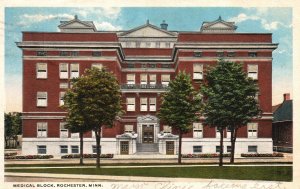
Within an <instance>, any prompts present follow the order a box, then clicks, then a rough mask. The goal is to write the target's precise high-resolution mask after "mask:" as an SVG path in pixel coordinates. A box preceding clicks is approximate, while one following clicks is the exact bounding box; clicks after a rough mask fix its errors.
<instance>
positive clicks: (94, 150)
mask: <svg viewBox="0 0 300 189" xmlns="http://www.w3.org/2000/svg"><path fill="white" fill-rule="evenodd" d="M99 150H100V154H101V145H100V146H99ZM92 153H93V154H97V146H96V145H92Z"/></svg>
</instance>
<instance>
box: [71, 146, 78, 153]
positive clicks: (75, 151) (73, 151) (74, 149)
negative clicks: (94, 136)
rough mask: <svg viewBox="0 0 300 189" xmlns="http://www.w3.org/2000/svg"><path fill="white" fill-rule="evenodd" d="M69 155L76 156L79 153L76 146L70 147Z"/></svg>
mask: <svg viewBox="0 0 300 189" xmlns="http://www.w3.org/2000/svg"><path fill="white" fill-rule="evenodd" d="M71 153H72V154H78V153H79V147H78V146H71Z"/></svg>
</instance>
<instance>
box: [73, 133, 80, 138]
mask: <svg viewBox="0 0 300 189" xmlns="http://www.w3.org/2000/svg"><path fill="white" fill-rule="evenodd" d="M71 138H79V133H71Z"/></svg>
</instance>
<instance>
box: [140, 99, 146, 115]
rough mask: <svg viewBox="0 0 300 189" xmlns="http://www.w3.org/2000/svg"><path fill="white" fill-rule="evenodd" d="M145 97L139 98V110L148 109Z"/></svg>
mask: <svg viewBox="0 0 300 189" xmlns="http://www.w3.org/2000/svg"><path fill="white" fill-rule="evenodd" d="M147 100H148V99H147V98H140V102H141V112H144V111H148V104H147Z"/></svg>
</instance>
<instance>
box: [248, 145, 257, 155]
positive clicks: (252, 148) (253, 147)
mask: <svg viewBox="0 0 300 189" xmlns="http://www.w3.org/2000/svg"><path fill="white" fill-rule="evenodd" d="M248 152H250V153H251V152H252V153H257V146H248Z"/></svg>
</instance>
